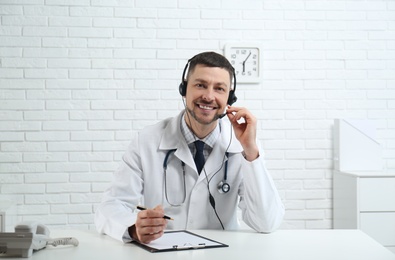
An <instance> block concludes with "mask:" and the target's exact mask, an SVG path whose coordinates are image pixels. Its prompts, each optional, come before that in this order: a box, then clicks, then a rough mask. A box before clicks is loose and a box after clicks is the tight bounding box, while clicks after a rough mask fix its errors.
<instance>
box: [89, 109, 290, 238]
mask: <svg viewBox="0 0 395 260" xmlns="http://www.w3.org/2000/svg"><path fill="white" fill-rule="evenodd" d="M182 115H183V112H181V113H180V114H179V115H178V116H177V117H174V118H169V119H166V120H163V121H161V122H159V123H157V124H155V125H153V126H149V127H146V128H145V129H144V130H143V131H141V132H140V134H139V136H138V137H137V138H135V139H134V140H133V141H132V142H131V143H130V145H129V147H128V149H127V151H126V153H125V154H124V156H123V158H122V161H121V164H120V166H119V168H118V170H117V171H116V172H115V173H114V176H113V177H114V178H113V181H112V183H111V186H110V187H109V189H107V190H106V191H105V192H104V196H103V200H102V203H101V204H100V205H99V206H98V208H97V210H96V214H95V224H96V227H97V230H98V231H99V232H100V233H105V234H107V235H109V236H111V237H113V238H115V239H118V240H121V241H124V242H127V241H130V238H129V237H128V234H127V229H128V227H129V226H131V225H133V224H134V223H135V220H136V216H137V211H136V206H137V205H144V206H145V207H147V208H153V207H155V206H157V205H159V204H161V205H163V207H164V211H165V213H166V215H168V216H171V217H172V218H174V221H168V225H167V228H168V229H189V230H192V229H221V225H220V222H219V220H218V218H217V217H216V215H215V213H214V210H213V208H212V206H211V205H210V203H209V199H208V187H209V189H210V192H211V194H212V195H213V197H214V199H215V206H216V210H217V213H218V215H219V218H220V219H221V221H222V223H223V225H224V227H225V229H228V230H231V229H237V228H238V227H239V223H238V219H237V206H238V207H239V208H240V209H241V211H242V218H243V221H244V222H245V223H246V224H247V225H248V226H250V227H251V228H253V229H255V230H256V231H258V232H271V231H273V230H275V229H276V228H278V227H279V226H280V224H281V222H282V219H283V216H284V207H283V204H282V202H281V199H280V197H279V194H278V192H277V189H276V188H275V185H274V183H273V180H272V178H271V177H270V175H269V174H268V172H267V170H266V168H265V165H264V160H263V156H262V151H260V157H259V158H258V159H256V160H254V161H253V162H248V161H247V160H245V158H244V157H243V155H242V153H241V152H242V146H241V144H240V143H239V142H238V140H237V139H236V138H235V136H234V135H233V133H232V132H231V128H230V127H231V125H230V122H229V121H227V120H224V119H222V120H219V123H220V124H221V134H220V135H219V137H218V139H217V141H216V144H215V146H214V147H213V150H212V152H211V154H210V156H209V157H208V158H207V161H206V163H205V166H204V170H205V172H206V174H207V177H206V174H205V173H204V170H202V173H201V174H200V175H199V174H198V173H197V170H196V166H195V163H194V160H193V156H192V154H191V152H190V149H189V148H188V145H187V143H186V141H185V138H184V137H183V135H182V134H181V130H180V127H181V124H180V122H181V121H180V120H181V119H182V118H183V117H182ZM231 136H232V137H231ZM171 149H177V150H176V151H175V152H174V153H173V154H172V155H170V156H169V159H168V162H167V164H168V167H167V173H166V177H167V179H166V185H165V180H164V177H165V174H164V170H163V162H164V158H165V156H166V153H167V152H168V151H169V150H171ZM225 152H228V153H229V157H228V158H226V156H224V155H225ZM225 160H229V161H228V174H227V182H228V183H229V184H230V191H229V192H228V193H220V192H219V191H218V183H219V182H220V181H222V180H223V178H224V167H223V165H224V161H225ZM181 161H182V162H184V163H185V172H186V173H185V185H184V181H183V177H182V167H181ZM207 180H209V185H207ZM184 188H185V189H186V196H185V202H184V203H182V202H183V200H184ZM166 196H167V199H166ZM168 202H170V203H171V204H173V205H174V204H181V206H178V207H174V206H171V205H170V204H169V203H168Z"/></svg>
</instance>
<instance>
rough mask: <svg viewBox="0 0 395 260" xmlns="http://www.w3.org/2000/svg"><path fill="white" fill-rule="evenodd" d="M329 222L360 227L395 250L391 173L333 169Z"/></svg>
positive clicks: (394, 182) (394, 199) (393, 178)
mask: <svg viewBox="0 0 395 260" xmlns="http://www.w3.org/2000/svg"><path fill="white" fill-rule="evenodd" d="M333 224H334V228H337V229H350V228H357V229H361V230H362V231H364V232H365V233H367V234H368V235H369V236H371V237H372V238H374V239H375V240H377V241H378V242H379V243H381V244H382V245H384V246H385V247H387V248H388V249H390V250H391V251H393V252H394V253H395V173H382V172H347V173H346V172H340V171H335V172H334V176H333Z"/></svg>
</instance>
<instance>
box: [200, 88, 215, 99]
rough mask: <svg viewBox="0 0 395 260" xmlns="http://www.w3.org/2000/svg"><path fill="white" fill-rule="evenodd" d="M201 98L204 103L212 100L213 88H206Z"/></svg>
mask: <svg viewBox="0 0 395 260" xmlns="http://www.w3.org/2000/svg"><path fill="white" fill-rule="evenodd" d="M202 98H203V100H205V101H212V100H214V88H212V87H208V88H206V89H205V90H204V92H203V95H202Z"/></svg>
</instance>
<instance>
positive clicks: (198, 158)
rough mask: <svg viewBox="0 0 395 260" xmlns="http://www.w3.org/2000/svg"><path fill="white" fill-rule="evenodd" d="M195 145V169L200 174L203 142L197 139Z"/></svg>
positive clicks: (202, 162) (202, 161)
mask: <svg viewBox="0 0 395 260" xmlns="http://www.w3.org/2000/svg"><path fill="white" fill-rule="evenodd" d="M195 146H196V154H195V158H194V160H195V164H196V168H197V171H198V173H199V174H200V172H201V171H202V168H203V165H204V155H203V148H204V142H202V141H200V140H197V141H195Z"/></svg>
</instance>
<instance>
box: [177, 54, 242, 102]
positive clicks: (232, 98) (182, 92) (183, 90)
mask: <svg viewBox="0 0 395 260" xmlns="http://www.w3.org/2000/svg"><path fill="white" fill-rule="evenodd" d="M196 56H197V55H196ZM196 56H193V57H192V58H190V59H189V60H188V62H187V64H186V65H185V68H184V71H183V73H182V78H181V83H180V86H179V92H180V95H181V96H183V97H185V96H186V94H187V85H188V81H187V80H186V77H185V76H186V74H187V70H188V67H189V64H190V63H191V61H192V60H193V59H194V58H195V57H196ZM232 74H233V88H232V89H231V90H230V91H229V97H228V105H229V106H231V105H232V104H233V103H235V102H236V101H237V97H236V94H235V92H236V74H235V69H234V68H233V67H232Z"/></svg>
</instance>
